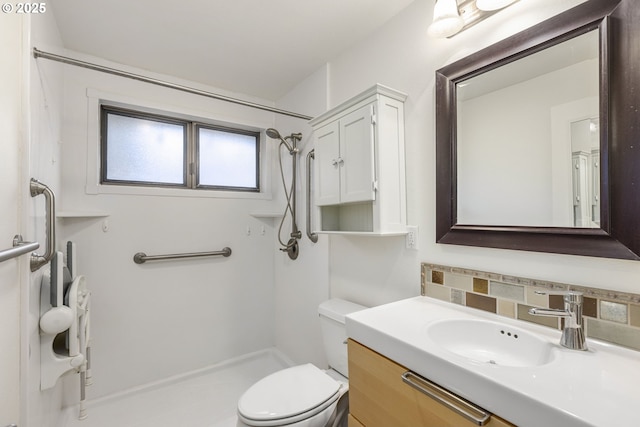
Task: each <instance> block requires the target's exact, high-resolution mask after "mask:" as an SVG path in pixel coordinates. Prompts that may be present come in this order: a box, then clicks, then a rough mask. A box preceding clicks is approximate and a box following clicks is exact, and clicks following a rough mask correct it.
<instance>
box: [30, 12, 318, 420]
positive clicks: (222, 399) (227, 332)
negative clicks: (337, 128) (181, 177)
mask: <svg viewBox="0 0 640 427" xmlns="http://www.w3.org/2000/svg"><path fill="white" fill-rule="evenodd" d="M49 18H50V17H49ZM49 18H48V19H49ZM39 25H40V24H38V23H33V28H32V32H33V37H32V40H31V43H32V44H31V45H29V46H27V47H25V52H26V51H27V50H28V53H25V57H27V58H28V59H27V61H26V62H27V63H28V64H29V69H30V76H31V77H30V81H29V84H28V91H29V98H30V99H31V102H30V105H29V128H30V134H31V138H30V140H29V142H28V145H29V150H30V152H31V153H32V154H31V158H30V159H29V161H28V162H29V167H28V168H27V170H28V172H29V175H30V176H33V177H34V178H36V179H38V180H41V181H43V182H45V183H46V184H47V185H48V186H49V187H51V189H52V190H53V192H54V193H55V196H56V212H55V214H54V218H55V219H54V224H55V233H56V235H57V241H58V242H59V243H58V249H59V250H61V245H62V244H63V243H64V242H67V241H71V242H73V244H74V245H76V247H77V248H78V250H77V253H76V256H75V258H76V263H75V264H76V268H77V270H78V274H82V275H83V276H84V277H85V278H86V286H87V288H88V289H90V290H91V374H92V375H91V376H92V385H90V386H88V387H87V389H86V396H85V397H86V401H85V404H84V408H85V410H86V415H87V416H86V419H84V420H79V419H78V418H79V415H80V413H79V409H80V408H79V401H80V398H81V394H80V387H79V381H78V376H77V375H75V374H74V373H73V372H71V373H69V374H65V375H63V376H62V377H61V378H59V379H58V380H57V381H55V384H54V385H53V387H51V388H49V389H47V390H42V389H41V374H42V369H41V357H40V355H39V352H32V356H31V357H29V358H28V360H26V361H25V362H24V364H25V366H24V368H25V369H24V372H25V374H24V378H23V379H22V383H23V384H25V386H26V388H27V390H26V395H27V396H29V398H28V399H24V400H23V403H22V408H21V414H22V417H21V422H20V427H25V426H27V427H70V426H85V427H98V426H107V425H109V426H112V425H122V426H132V427H133V426H136V427H143V426H144V427H146V426H154V427H162V426H167V427H168V426H174V425H190V426H194V427H197V426H220V427H223V426H231V425H235V404H236V401H237V398H238V397H239V396H240V394H241V393H242V392H243V391H244V390H245V389H246V388H247V387H248V386H249V385H250V384H252V383H254V382H255V381H256V380H257V379H259V378H261V377H263V376H265V375H267V374H268V373H271V372H273V371H276V370H279V369H281V368H283V367H285V366H289V365H291V364H298V363H306V362H310V363H314V364H316V365H318V366H325V365H326V360H325V356H324V354H323V350H322V345H321V339H320V332H319V326H318V323H317V322H318V319H317V307H318V305H319V303H320V302H322V301H324V300H326V299H327V298H328V294H329V289H328V268H327V263H328V243H327V242H325V241H324V240H323V239H317V236H316V237H315V242H314V240H312V238H311V236H313V235H312V233H311V229H310V228H308V229H307V230H305V226H306V221H305V220H306V214H307V213H311V212H310V211H309V209H308V208H307V204H306V201H307V200H308V198H307V197H308V196H307V192H308V191H310V190H308V189H307V187H306V184H307V183H308V180H307V179H308V178H310V177H311V176H310V175H309V177H308V176H307V174H308V172H309V170H308V168H307V164H306V163H305V159H307V157H308V158H309V161H312V158H311V155H310V151H311V148H312V147H311V143H310V142H311V130H310V127H309V126H308V124H307V120H305V119H301V118H297V117H290V116H286V115H281V114H278V113H277V112H273V111H266V110H262V109H257V108H252V107H251V106H248V105H242V104H235V103H230V102H228V101H227V100H224V99H214V98H210V97H206V96H202V95H200V94H196V93H189V92H188V91H183V90H180V89H178V88H175V87H170V86H159V85H155V84H150V83H149V82H145V81H141V80H140V79H130V78H127V77H126V76H123V75H117V74H107V73H104V72H102V71H99V70H96V69H91V68H86V67H79V66H76V65H74V64H69V63H63V62H60V61H53V60H49V59H47V58H44V57H40V56H39V57H35V58H34V57H33V48H38V43H39V42H40V41H47V42H49V43H51V40H55V39H56V38H55V35H52V34H50V33H49V32H50V31H53V30H52V28H53V27H51V26H43V27H40V26H39ZM58 47H59V48H61V47H60V46H58ZM36 56H37V55H36ZM98 62H100V61H98ZM136 71H139V72H140V73H143V71H141V70H136ZM292 99H293V100H294V101H287V100H285V101H283V108H287V109H291V110H298V111H312V112H314V113H320V112H322V111H324V109H325V107H326V106H325V105H324V104H322V103H318V104H317V105H316V104H315V103H313V102H311V101H305V103H303V104H297V102H299V101H297V100H298V99H299V98H297V97H292ZM105 100H106V101H108V102H110V103H111V104H112V105H119V106H123V107H125V106H135V107H138V108H142V109H145V110H149V111H159V112H164V111H171V112H176V113H178V114H182V115H185V116H194V117H199V118H202V119H206V120H220V118H221V117H223V118H224V120H226V121H228V122H233V123H240V124H242V125H243V126H246V127H249V128H253V129H256V130H260V131H261V132H262V138H261V161H262V163H261V169H260V182H261V190H262V191H261V192H260V193H255V194H250V195H238V194H231V195H230V194H209V195H206V196H204V195H201V194H193V193H189V194H178V193H176V192H175V191H170V190H163V189H159V190H158V189H152V190H151V191H149V190H148V189H140V188H123V187H121V186H103V185H100V183H99V182H98V174H97V170H98V168H99V160H98V159H99V154H98V153H99V144H100V132H99V106H100V103H101V102H103V101H105ZM276 129H278V131H276ZM310 167H313V166H312V163H311V164H310ZM23 199H24V201H25V206H26V207H27V209H28V210H29V213H28V214H27V215H26V218H27V221H28V223H29V224H30V225H29V227H28V230H27V231H28V232H27V233H26V234H27V235H26V236H25V238H27V237H28V238H31V237H32V236H33V237H34V240H38V241H40V242H42V241H45V240H46V233H47V230H46V228H45V226H44V225H43V224H44V221H43V218H42V217H43V216H44V215H45V207H44V203H43V202H42V201H41V200H40V199H31V198H30V197H28V196H26V195H25V196H24V197H23ZM305 234H307V235H309V237H308V238H307V237H306V236H305ZM221 248H230V249H231V251H230V252H231V255H230V256H194V257H173V258H175V259H163V260H155V261H153V262H148V260H147V262H142V263H138V262H136V261H135V260H134V257H135V256H136V254H140V253H142V254H144V255H145V256H146V257H147V258H148V257H152V256H155V255H159V254H171V255H181V254H201V253H207V252H211V251H217V250H219V249H221ZM223 251H224V249H223ZM139 260H140V257H139ZM47 268H49V267H46V266H45V267H43V269H42V270H46V269H47ZM28 280H29V285H28V286H27V288H28V291H27V294H28V298H26V299H25V300H24V301H23V303H22V304H23V309H24V310H25V312H26V313H31V315H30V316H28V318H27V319H26V320H25V326H24V327H23V328H24V329H25V330H24V331H23V332H22V334H23V336H24V338H25V344H24V348H23V352H24V353H25V354H26V353H27V352H28V347H30V348H39V347H40V325H39V319H38V317H39V315H38V313H39V312H40V303H41V298H40V291H41V282H42V273H37V274H33V275H31V276H30V278H29V279H28ZM314 337H316V338H315V339H314ZM301 342H304V343H305V345H304V346H301V345H299V343H301ZM185 422H187V424H184V423H185Z"/></svg>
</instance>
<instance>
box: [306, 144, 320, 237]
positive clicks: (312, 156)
mask: <svg viewBox="0 0 640 427" xmlns="http://www.w3.org/2000/svg"><path fill="white" fill-rule="evenodd" d="M315 151H316V150H311V151H309V152H308V153H307V237H308V238H309V240H311V241H312V242H313V243H316V242H317V241H318V234H317V233H312V232H311V159H315Z"/></svg>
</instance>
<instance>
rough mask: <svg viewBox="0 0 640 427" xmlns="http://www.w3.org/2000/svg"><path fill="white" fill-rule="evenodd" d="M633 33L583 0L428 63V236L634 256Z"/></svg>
mask: <svg viewBox="0 0 640 427" xmlns="http://www.w3.org/2000/svg"><path fill="white" fill-rule="evenodd" d="M639 37H640V8H638V7H637V4H635V5H634V2H633V0H590V1H588V2H585V3H583V4H581V5H579V6H577V7H575V8H573V9H570V10H568V11H566V12H564V13H562V14H560V15H557V16H555V17H553V18H551V19H549V20H547V21H544V22H542V23H540V24H538V25H536V26H534V27H532V28H529V29H527V30H525V31H523V32H521V33H518V34H516V35H514V36H512V37H509V38H508V39H505V40H503V41H501V42H498V43H496V44H495V45H493V46H490V47H488V48H486V49H483V50H482V51H480V52H477V53H475V54H473V55H471V56H469V57H467V58H464V59H461V60H459V61H457V62H455V63H453V64H451V65H447V66H445V67H444V68H442V69H440V70H438V71H437V72H436V157H437V193H436V204H437V218H436V240H437V242H439V243H446V244H457V245H469V246H484V247H493V248H507V249H518V250H531V251H539V252H552V253H565V254H575V255H587V256H600V257H611V258H624V259H640V256H639V254H640V221H639V220H638V217H639V216H640V197H638V187H640V150H639V149H635V150H634V148H633V141H638V139H639V138H640V126H637V123H638V122H640V113H638V111H637V110H638V109H637V108H635V107H633V106H635V105H640V88H636V87H637V85H638V84H639V82H640V67H637V66H636V65H634V64H637V63H638V61H640V52H639V51H638V49H634V48H633V46H634V40H637V39H638V38H639Z"/></svg>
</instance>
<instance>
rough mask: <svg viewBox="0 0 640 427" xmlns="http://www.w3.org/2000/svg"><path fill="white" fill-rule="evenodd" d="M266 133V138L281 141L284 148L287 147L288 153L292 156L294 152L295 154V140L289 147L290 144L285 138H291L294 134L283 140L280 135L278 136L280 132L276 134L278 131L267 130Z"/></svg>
mask: <svg viewBox="0 0 640 427" xmlns="http://www.w3.org/2000/svg"><path fill="white" fill-rule="evenodd" d="M266 133H267V136H268V137H269V138H273V139H279V140H280V141H282V143H283V144H284V145H285V147H287V150H289V153H292V154H293V153H294V152H296V147H295V145H296V141H295V139H294V141H293V145H291V144H289V143H288V142H287V138H291V137H292V136H294V134H292V135H291V137H289V136H287V137H285V138H283V137H282V135H280V132H278V130H277V129H274V128H269V129H267V130H266ZM296 135H297V134H296ZM298 139H299V138H298Z"/></svg>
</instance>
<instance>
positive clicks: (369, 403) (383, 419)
mask: <svg viewBox="0 0 640 427" xmlns="http://www.w3.org/2000/svg"><path fill="white" fill-rule="evenodd" d="M406 372H407V369H406V368H404V367H403V366H401V365H399V364H397V363H395V362H393V361H391V360H389V359H387V358H385V357H384V356H381V355H380V354H378V353H376V352H374V351H372V350H370V349H369V348H367V347H365V346H363V345H361V344H359V343H357V342H355V341H353V340H349V412H350V414H351V416H352V417H353V418H355V419H356V420H357V421H358V422H359V423H360V424H362V425H363V426H366V427H389V426H394V427H416V426H421V427H466V426H475V425H477V424H476V423H474V422H472V421H469V420H468V419H467V418H465V417H463V416H461V415H459V414H458V413H456V412H454V411H453V410H452V409H450V408H449V407H447V406H445V405H444V404H442V403H439V402H438V401H436V400H435V399H433V398H431V397H429V396H427V395H426V394H423V393H422V392H420V391H418V390H416V389H415V388H413V387H411V386H410V385H408V384H406V383H405V382H404V381H403V379H402V375H403V374H405V373H406ZM354 425H357V424H355V423H354ZM485 426H491V427H513V425H512V424H510V423H508V422H506V421H505V420H503V419H501V418H499V417H497V416H495V415H491V417H490V418H489V419H488V421H487V422H486V424H485Z"/></svg>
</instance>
